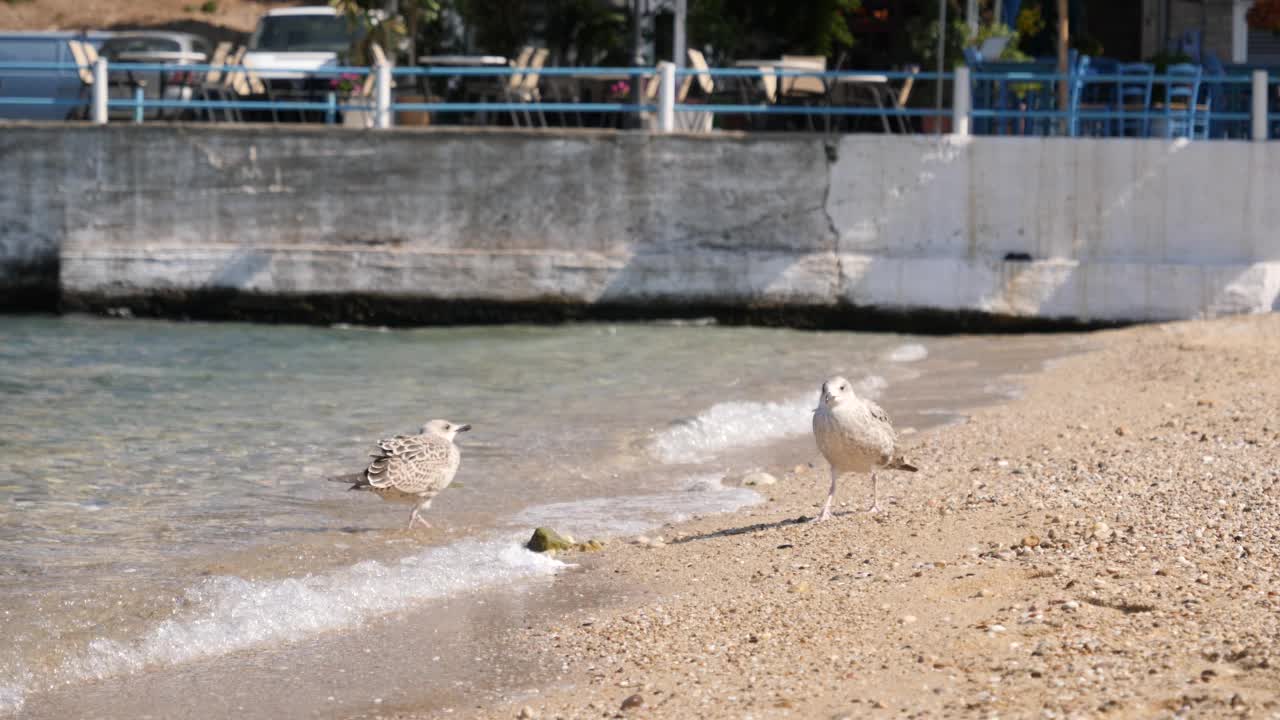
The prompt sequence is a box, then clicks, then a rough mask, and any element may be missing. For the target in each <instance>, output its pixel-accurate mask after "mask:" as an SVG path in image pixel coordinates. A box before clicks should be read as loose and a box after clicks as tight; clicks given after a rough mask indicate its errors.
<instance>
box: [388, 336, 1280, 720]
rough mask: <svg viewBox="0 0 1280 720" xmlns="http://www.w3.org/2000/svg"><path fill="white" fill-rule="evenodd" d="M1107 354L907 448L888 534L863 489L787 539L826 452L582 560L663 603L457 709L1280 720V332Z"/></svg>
mask: <svg viewBox="0 0 1280 720" xmlns="http://www.w3.org/2000/svg"><path fill="white" fill-rule="evenodd" d="M1094 339H1095V341H1096V345H1097V346H1098V348H1099V350H1097V351H1096V352H1091V353H1088V354H1083V355H1078V356H1073V357H1070V358H1068V359H1066V360H1063V361H1061V362H1059V363H1056V364H1055V365H1054V367H1052V368H1050V369H1048V370H1046V371H1045V372H1044V373H1042V374H1040V375H1036V376H1033V377H1030V378H1026V379H1025V387H1026V394H1025V396H1024V397H1022V398H1021V399H1018V400H1014V401H1011V402H1009V403H1007V404H1005V405H1002V406H999V407H993V408H988V409H983V410H980V411H978V412H976V413H975V414H974V415H973V416H972V418H971V419H970V420H969V421H968V422H966V423H964V424H962V425H959V426H953V427H948V428H945V429H942V430H939V431H935V432H929V433H922V434H919V435H914V436H908V437H906V438H905V443H904V444H905V446H906V450H907V456H908V457H909V458H910V459H911V460H912V461H913V462H915V464H917V465H919V466H920V467H921V469H922V471H921V472H920V473H918V474H916V475H894V474H887V475H886V477H885V481H883V482H882V483H881V493H882V501H881V502H882V504H885V505H886V510H887V512H884V513H882V514H880V515H876V516H869V515H866V514H863V513H860V512H858V510H859V509H860V508H862V507H863V506H864V503H865V500H866V498H867V492H868V486H867V483H866V482H865V481H858V480H854V481H847V482H845V483H844V484H843V486H842V487H841V489H840V493H839V495H838V499H839V500H842V501H844V503H845V507H844V508H842V512H841V513H839V514H838V515H837V517H836V518H835V520H834V521H833V522H829V523H825V524H821V525H808V524H800V523H796V522H795V520H796V519H797V518H798V517H799V516H801V515H807V516H812V515H813V514H814V513H815V511H816V509H817V506H818V502H819V501H820V500H821V499H822V498H823V496H824V493H825V482H826V466H825V464H824V463H822V461H821V459H820V458H819V457H818V456H817V452H816V450H815V451H814V453H813V462H812V463H811V464H810V465H808V466H801V467H799V468H788V469H787V470H785V471H777V472H775V473H774V474H775V475H778V476H779V480H778V482H777V484H775V485H769V486H763V487H761V490H763V491H764V492H765V493H766V494H768V495H769V496H770V500H769V502H766V503H764V504H762V505H758V506H756V507H753V508H750V509H748V510H745V511H742V512H739V513H736V514H732V515H726V516H717V517H711V518H705V519H701V520H695V521H694V522H691V523H688V524H685V525H681V526H677V527H672V528H667V529H665V530H664V531H663V535H664V537H663V540H664V542H663V543H653V542H650V543H648V544H645V545H640V544H623V543H614V544H612V545H610V546H609V548H607V549H606V551H605V552H604V553H600V554H597V555H592V556H589V557H587V556H584V557H583V558H582V561H583V562H584V563H585V568H584V570H583V571H582V572H584V573H587V574H590V575H593V576H595V577H597V578H603V577H614V578H616V579H617V582H619V583H624V584H630V585H632V586H637V587H644V588H648V589H650V591H651V592H650V593H649V594H647V596H646V597H648V598H650V599H647V600H644V601H642V602H640V603H639V604H638V605H637V604H633V605H631V606H627V607H621V608H616V609H606V610H596V611H591V612H588V611H582V612H581V613H578V614H574V615H571V616H568V617H565V618H563V619H562V620H561V621H560V622H558V623H557V624H555V625H553V626H546V627H529V628H522V629H518V630H513V631H512V633H511V637H510V642H511V643H513V644H514V645H515V646H517V647H520V648H523V650H522V652H523V653H525V654H526V656H530V655H531V656H534V657H537V658H539V659H540V661H541V666H542V667H545V668H547V671H548V676H547V678H546V681H547V682H546V684H545V686H543V687H541V688H532V687H530V688H523V689H513V691H512V692H511V693H510V694H509V695H508V699H507V700H505V701H503V702H501V703H499V704H497V705H492V706H486V707H471V708H455V709H454V710H453V711H452V712H451V713H450V716H451V717H458V716H479V717H494V718H516V717H541V718H555V717H564V718H604V717H637V718H639V717H644V718H654V717H661V718H694V717H716V718H718V717H733V718H746V717H754V718H760V717H796V718H839V717H861V716H878V717H922V716H928V717H991V716H997V715H998V716H1005V717H1045V718H1055V717H1103V716H1105V717H1172V716H1187V717H1206V716H1214V717H1217V716H1232V717H1234V716H1239V717H1276V716H1280V537H1278V536H1280V316H1259V317H1249V318H1236V319H1228V320H1220V321H1213V322H1197V323H1184V324H1176V325H1166V326H1148V327H1139V328H1131V329H1127V330H1121V331H1113V332H1106V333H1099V334H1098V335H1097V336H1096V337H1095V338H1094ZM886 496H887V497H888V498H889V501H888V503H887V504H886V503H885V500H884V498H885V497H886ZM410 715H412V714H410ZM430 715H431V713H426V714H424V716H430Z"/></svg>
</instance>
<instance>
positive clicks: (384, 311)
mask: <svg viewBox="0 0 1280 720" xmlns="http://www.w3.org/2000/svg"><path fill="white" fill-rule="evenodd" d="M1273 158H1274V160H1273ZM0 160H3V162H0V187H4V188H6V190H5V191H4V192H3V194H0V286H4V287H6V288H8V289H9V290H10V291H11V294H12V291H13V289H15V288H21V287H28V288H29V287H31V286H40V285H41V284H43V285H44V286H47V285H48V283H50V282H52V283H54V285H55V286H56V292H57V293H58V295H59V297H60V298H61V302H62V303H63V304H64V306H66V307H88V308H101V307H106V306H133V307H136V308H139V309H143V310H145V309H147V308H152V309H158V310H159V311H162V312H196V313H197V314H207V315H213V316H218V315H220V314H231V315H236V316H246V317H253V316H254V315H255V314H259V315H265V316H271V317H288V318H290V319H307V317H308V313H309V312H310V313H312V314H315V315H320V316H324V317H322V318H319V319H326V320H333V319H344V316H352V317H346V318H345V319H354V320H371V321H379V320H383V321H385V320H386V319H387V316H388V315H391V316H393V317H392V319H395V316H399V317H401V318H402V319H404V320H405V321H407V322H412V321H432V320H433V319H439V320H448V319H450V318H454V319H457V318H458V317H459V316H460V315H459V313H461V319H479V320H484V319H501V318H502V317H503V316H504V313H503V308H516V307H532V306H537V307H541V308H556V307H559V308H576V309H578V310H582V311H586V312H588V313H589V312H590V310H591V309H592V308H598V309H607V308H612V309H614V310H616V311H618V312H622V313H626V314H632V315H636V316H644V315H646V314H668V313H669V312H671V311H674V310H678V309H679V308H719V309H721V310H724V311H727V312H733V311H735V309H736V310H741V311H747V310H751V311H762V312H770V311H778V312H787V311H798V312H802V313H818V314H821V315H825V316H829V317H831V318H832V319H833V321H834V322H835V323H836V324H838V323H839V317H840V316H841V315H846V314H849V313H857V312H858V311H859V309H866V308H873V309H877V310H888V311H936V312H940V313H944V314H945V313H954V314H956V316H957V317H973V316H990V317H1000V318H1026V319H1052V320H1070V321H1080V322H1114V321H1130V320H1163V319H1175V318H1186V317H1195V316H1204V315H1217V314H1225V313H1238V312H1259V311H1269V310H1272V309H1276V308H1277V307H1278V306H1277V296H1278V295H1280V234H1278V233H1277V232H1275V229H1276V228H1280V204H1274V203H1268V202H1267V190H1268V188H1271V187H1277V188H1280V182H1277V181H1280V145H1277V144H1275V143H1257V144H1254V143H1234V142H1233V143H1226V142H1200V143H1186V142H1179V141H1168V142H1166V141H1157V140H1088V139H1078V140H1068V139H1041V138H972V139H966V140H958V139H948V138H942V139H937V138H932V137H903V136H876V135H860V136H846V137H840V138H835V139H824V138H822V137H820V136H801V135H791V136H746V137H741V136H730V137H716V136H710V137H708V136H701V137H660V136H651V135H646V134H638V133H637V134H632V133H622V134H619V133H566V134H547V133H521V132H503V131H493V132H485V131H466V132H448V131H439V130H436V131H413V130H399V131H392V132H379V133H374V132H367V133H359V132H351V131H338V130H327V129H324V128H305V127H303V128H274V127H222V126H217V127H173V126H158V125H157V126H142V127H128V126H112V127H106V128H92V127H63V126H58V127H52V126H44V127H38V126H20V125H18V126H6V127H4V129H3V130H2V131H0ZM54 271H56V273H57V277H56V280H55V279H53V278H52V277H51V273H52V272H54ZM462 301H478V302H477V303H468V304H463V303H462ZM468 305H470V306H472V307H480V308H488V310H487V311H486V312H491V314H492V315H493V317H481V316H476V317H471V318H468V317H466V311H465V309H464V308H466V307H467V306H468ZM220 307H221V308H222V309H223V310H226V311H227V312H226V313H220V311H219V308H220ZM415 308H416V309H415ZM423 308H432V309H430V310H423ZM233 310H234V312H233ZM473 314H474V311H473Z"/></svg>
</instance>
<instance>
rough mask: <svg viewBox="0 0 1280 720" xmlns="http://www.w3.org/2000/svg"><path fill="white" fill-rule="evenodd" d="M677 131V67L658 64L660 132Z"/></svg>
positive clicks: (669, 64) (665, 63) (673, 64)
mask: <svg viewBox="0 0 1280 720" xmlns="http://www.w3.org/2000/svg"><path fill="white" fill-rule="evenodd" d="M675 129H676V65H675V63H669V62H660V63H658V132H660V133H669V132H673V131H675Z"/></svg>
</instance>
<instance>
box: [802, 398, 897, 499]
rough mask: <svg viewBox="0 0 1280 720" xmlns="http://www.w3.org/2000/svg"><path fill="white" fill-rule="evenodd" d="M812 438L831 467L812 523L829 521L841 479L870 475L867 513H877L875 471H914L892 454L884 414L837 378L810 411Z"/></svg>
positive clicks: (890, 432) (893, 439)
mask: <svg viewBox="0 0 1280 720" xmlns="http://www.w3.org/2000/svg"><path fill="white" fill-rule="evenodd" d="M813 438H814V440H816V441H817V443H818V450H820V451H822V456H823V457H825V458H826V459H827V462H829V463H831V490H830V491H828V492H827V502H826V504H824V505H823V506H822V514H821V515H819V516H818V517H816V518H814V519H813V521H814V522H820V521H822V520H826V519H827V518H830V517H831V500H832V499H833V498H834V497H835V495H836V481H837V480H839V479H840V476H841V475H844V474H846V473H865V472H869V473H871V507H870V508H869V509H868V512H879V510H880V502H879V498H878V497H877V488H876V473H875V471H876V470H877V469H879V468H887V469H890V470H905V471H906V472H915V471H916V468H915V467H914V466H912V465H910V464H908V463H907V462H906V461H905V460H903V459H902V456H901V455H897V456H895V455H894V454H893V453H894V449H895V445H896V444H897V440H898V434H897V433H896V432H894V430H893V424H892V423H891V422H889V416H888V415H887V414H885V411H884V410H881V409H880V406H879V405H876V404H875V403H873V402H871V401H870V400H866V399H864V398H860V397H858V395H857V394H856V393H854V391H853V385H852V384H851V383H850V382H849V381H848V380H845V379H844V378H842V377H840V376H838V375H837V376H836V377H833V378H831V379H830V380H828V381H826V382H825V383H823V384H822V397H821V399H820V400H819V401H818V408H817V409H816V410H814V411H813Z"/></svg>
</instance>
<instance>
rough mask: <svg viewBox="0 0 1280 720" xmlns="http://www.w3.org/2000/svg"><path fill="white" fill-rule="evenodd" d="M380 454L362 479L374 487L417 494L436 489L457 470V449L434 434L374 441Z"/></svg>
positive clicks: (401, 436)
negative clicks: (365, 479)
mask: <svg viewBox="0 0 1280 720" xmlns="http://www.w3.org/2000/svg"><path fill="white" fill-rule="evenodd" d="M378 449H379V450H380V451H381V454H380V455H378V456H377V457H375V458H374V459H373V461H372V462H370V463H369V468H368V470H366V471H365V477H366V478H368V480H369V484H370V485H372V486H374V487H375V488H395V489H396V490H399V491H401V492H404V493H410V494H421V493H426V492H430V491H432V490H439V489H440V488H442V487H443V486H444V485H447V484H448V483H449V481H450V480H452V479H453V473H454V471H456V470H457V468H458V448H457V447H455V446H454V445H453V443H451V442H449V441H448V440H445V439H444V438H442V437H438V436H436V435H398V436H396V437H394V438H391V439H388V440H381V441H379V442H378Z"/></svg>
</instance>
